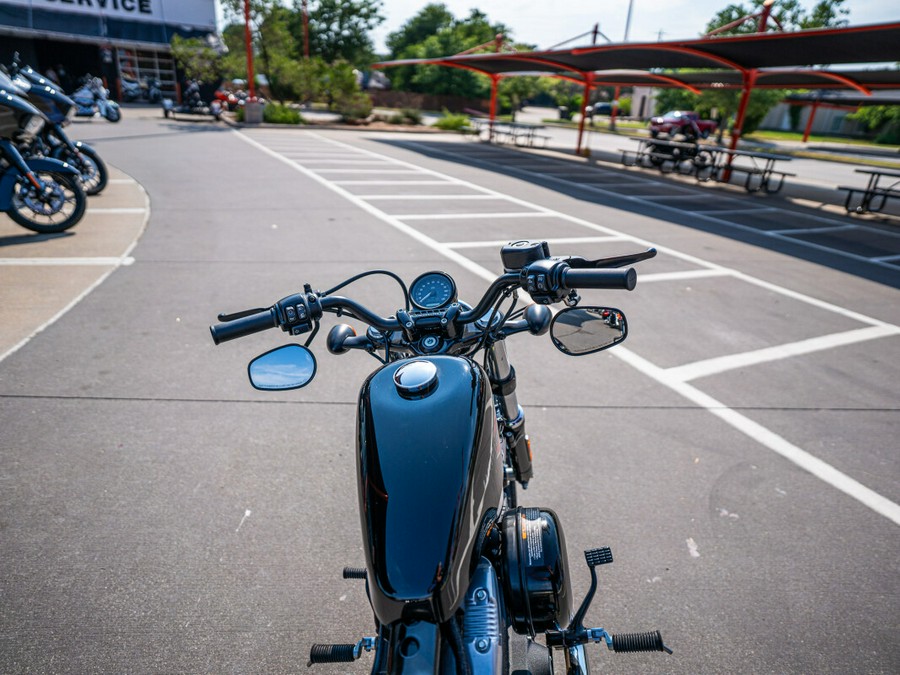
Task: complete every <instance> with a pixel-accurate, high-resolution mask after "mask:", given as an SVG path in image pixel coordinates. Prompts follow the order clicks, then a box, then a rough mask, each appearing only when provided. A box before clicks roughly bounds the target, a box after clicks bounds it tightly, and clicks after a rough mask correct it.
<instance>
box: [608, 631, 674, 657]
mask: <svg viewBox="0 0 900 675" xmlns="http://www.w3.org/2000/svg"><path fill="white" fill-rule="evenodd" d="M610 649H612V650H613V651H614V652H616V653H618V652H666V653H667V654H671V653H672V650H671V649H669V648H668V647H666V645H664V644H663V639H662V634H661V633H660V632H659V631H658V630H655V631H651V632H649V633H616V634H613V635H612V642H611V643H610Z"/></svg>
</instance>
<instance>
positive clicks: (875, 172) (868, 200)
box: [838, 169, 900, 213]
mask: <svg viewBox="0 0 900 675" xmlns="http://www.w3.org/2000/svg"><path fill="white" fill-rule="evenodd" d="M855 171H856V173H862V174H868V176H869V181H868V183H866V186H865V187H863V188H861V187H853V186H850V185H839V186H838V190H846V191H847V200H846V201H845V202H844V208H845V209H847V212H848V213H852V212H855V213H868V212H870V211H871V212H874V213H878V212H879V211H881V210H882V209H883V208H884V206H885V204H886V203H887V200H888V199H890V198H891V197H900V188H898V187H897V186H898V185H900V172H898V171H891V170H890V169H856V170H855ZM882 178H888V179H893V182H892V183H891V184H890V185H882V184H880V181H881V179H882ZM857 192H859V193H860V195H861V197H860V201H859V204H857V205H856V206H855V207H853V206H850V202H851V201H852V199H853V195H854V194H856V193H857Z"/></svg>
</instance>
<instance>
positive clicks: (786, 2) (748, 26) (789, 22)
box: [705, 0, 849, 35]
mask: <svg viewBox="0 0 900 675" xmlns="http://www.w3.org/2000/svg"><path fill="white" fill-rule="evenodd" d="M764 2H765V0H751V1H750V4H749V5H744V4H731V5H728V6H727V7H726V8H725V9H722V10H720V11H719V12H717V13H716V15H715V16H714V17H713V18H712V19H711V20H710V21H709V23H708V24H707V25H706V31H705V32H706V33H710V32H712V31H714V30H716V29H717V28H721V27H722V26H727V25H728V24H729V23H732V22H734V21H737V20H738V19H741V18H743V17H745V16H748V15H750V14H755V13H757V12H759V11H760V10H762V8H763V3H764ZM844 2H845V0H820V2H819V3H818V4H816V5H815V6H814V7H813V8H812V10H811V11H806V10H804V9H803V7H801V6H800V2H799V0H780V1H779V2H778V3H777V4H775V5H774V6H773V8H772V14H771V16H773V17H775V19H777V23H776V21H768V22H767V24H766V30H767V31H776V30H780V29H779V27H778V26H779V24H780V25H781V27H782V28H784V30H788V31H790V30H801V29H806V28H826V27H837V26H845V25H847V20H846V19H845V18H844V17H845V16H846V15H847V14H848V13H849V10H848V9H846V8H844V7H843V4H844ZM757 26H758V23H757V21H756V20H755V19H749V20H747V21H745V22H744V23H742V24H740V25H738V26H734V27H732V28H730V29H729V30H727V31H725V32H723V33H720V35H739V34H746V33H755V32H756V31H757Z"/></svg>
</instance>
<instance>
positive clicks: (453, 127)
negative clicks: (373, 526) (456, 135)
mask: <svg viewBox="0 0 900 675" xmlns="http://www.w3.org/2000/svg"><path fill="white" fill-rule="evenodd" d="M434 126H436V127H437V128H438V129H441V130H443V131H459V130H461V129H465V128H466V127H468V126H469V116H468V115H462V114H458V113H451V112H450V111H449V110H447V109H446V108H444V116H443V117H441V118H440V119H439V120H438V121H437V122H435V123H434Z"/></svg>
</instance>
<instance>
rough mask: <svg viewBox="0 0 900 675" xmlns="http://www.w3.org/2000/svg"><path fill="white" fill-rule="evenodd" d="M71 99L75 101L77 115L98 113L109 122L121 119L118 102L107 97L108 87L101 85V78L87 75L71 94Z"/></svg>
mask: <svg viewBox="0 0 900 675" xmlns="http://www.w3.org/2000/svg"><path fill="white" fill-rule="evenodd" d="M72 100H73V101H75V106H76V108H75V115H76V116H77V117H93V116H94V115H97V114H99V115H100V116H101V117H105V118H106V119H107V120H109V121H110V122H118V121H119V120H120V119H122V111H121V110H120V109H119V104H118V103H116V102H115V101H111V100H110V99H109V89H107V88H106V87H104V86H103V80H101V79H100V78H99V77H91V76H90V75H88V76H87V77H86V78H85V83H84V84H82V85H81V87H79V88H78V89H76V90H75V92H74V93H73V94H72Z"/></svg>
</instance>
